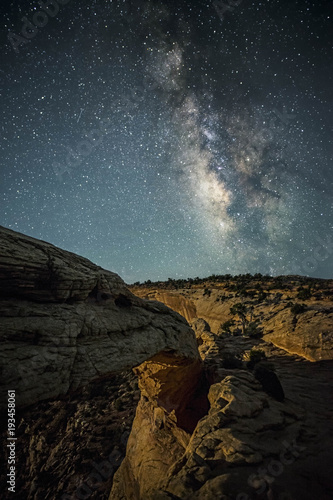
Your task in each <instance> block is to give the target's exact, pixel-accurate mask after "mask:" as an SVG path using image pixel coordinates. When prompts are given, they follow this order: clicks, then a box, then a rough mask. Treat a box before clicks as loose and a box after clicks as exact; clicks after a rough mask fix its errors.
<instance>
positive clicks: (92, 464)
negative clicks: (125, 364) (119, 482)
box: [0, 371, 140, 500]
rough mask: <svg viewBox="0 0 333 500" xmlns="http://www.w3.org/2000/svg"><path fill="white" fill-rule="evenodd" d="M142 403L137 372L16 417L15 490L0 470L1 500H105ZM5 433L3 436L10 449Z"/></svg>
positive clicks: (0, 439)
mask: <svg viewBox="0 0 333 500" xmlns="http://www.w3.org/2000/svg"><path fill="white" fill-rule="evenodd" d="M139 399H140V391H139V390H138V386H137V380H136V377H135V376H134V374H133V373H132V372H131V371H130V372H122V373H119V374H117V375H112V376H110V377H107V378H103V379H101V380H98V381H93V382H92V383H91V384H88V385H87V386H85V387H84V388H82V389H79V390H77V391H76V392H75V393H74V394H70V395H67V396H63V397H61V398H54V399H52V400H48V401H41V402H39V403H37V404H35V405H32V406H30V407H29V408H25V409H24V410H22V411H19V412H18V414H17V415H16V436H17V442H16V464H17V468H18V473H17V480H16V492H15V493H12V492H8V490H7V484H6V481H7V477H5V474H6V472H7V471H6V468H5V467H2V468H1V469H0V488H1V492H2V493H1V498H2V499H7V498H8V499H10V500H45V499H49V500H53V499H57V500H69V499H71V500H79V499H80V498H81V499H82V497H83V498H89V500H106V499H107V498H108V496H109V493H110V489H111V486H112V481H113V474H114V471H115V470H117V468H118V467H119V465H120V463H121V461H122V460H123V458H124V456H125V450H126V442H127V439H128V435H129V432H130V429H131V426H132V422H133V418H134V415H135V409H136V406H137V404H138V401H139ZM6 443H8V441H7V433H6V432H5V431H4V432H3V433H2V434H0V445H1V447H2V449H3V450H5V448H6Z"/></svg>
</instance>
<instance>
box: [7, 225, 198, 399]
mask: <svg viewBox="0 0 333 500" xmlns="http://www.w3.org/2000/svg"><path fill="white" fill-rule="evenodd" d="M0 241H1V247H0V289H1V301H0V316H1V322H0V344H1V350H0V368H1V372H2V379H1V380H2V381H3V382H2V386H1V391H2V393H1V404H2V405H4V403H5V393H6V391H7V389H8V388H9V387H11V388H13V387H14V388H15V389H16V391H17V404H18V406H22V405H27V404H31V403H33V402H36V401H40V400H43V399H47V398H50V397H56V396H58V395H60V394H65V393H66V392H67V391H69V390H75V389H77V388H78V387H80V386H83V385H85V384H86V383H88V382H89V381H91V380H92V379H94V378H98V377H100V376H102V375H105V374H108V373H112V372H117V371H121V370H126V369H129V368H132V367H133V366H137V365H139V364H140V363H142V362H144V361H145V360H147V359H148V358H151V357H152V356H154V355H155V354H158V353H160V352H161V351H164V350H166V351H170V352H172V353H173V354H174V356H175V357H178V358H180V359H183V358H184V359H188V360H192V361H193V363H194V364H195V362H196V361H197V360H198V358H199V355H198V351H197V346H196V341H195V336H194V334H193V331H192V330H191V329H190V328H189V326H188V324H187V323H186V321H185V320H184V319H183V318H182V317H181V316H179V315H178V314H177V313H174V312H173V311H171V310H170V309H168V308H167V307H166V306H164V305H163V304H161V303H154V302H150V301H144V300H142V299H140V298H138V297H135V296H134V295H132V294H131V293H130V292H129V291H128V290H127V289H126V287H125V284H124V282H123V281H122V280H121V279H120V278H119V276H117V275H116V274H114V273H112V272H109V271H105V270H103V269H101V268H100V267H98V266H96V265H94V264H92V263H91V262H90V261H88V260H87V259H84V258H82V257H79V256H77V255H74V254H72V253H69V252H66V251H63V250H61V249H59V248H56V247H54V246H52V245H50V244H48V243H44V242H41V241H38V240H35V239H33V238H29V237H27V236H24V235H21V234H19V233H15V232H13V231H10V230H8V229H4V228H1V231H0Z"/></svg>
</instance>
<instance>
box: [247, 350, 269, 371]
mask: <svg viewBox="0 0 333 500" xmlns="http://www.w3.org/2000/svg"><path fill="white" fill-rule="evenodd" d="M264 359H266V354H265V353H264V351H262V350H261V349H251V351H250V353H249V361H248V363H247V366H248V368H250V369H252V368H254V365H256V364H257V363H259V362H260V361H263V360H264Z"/></svg>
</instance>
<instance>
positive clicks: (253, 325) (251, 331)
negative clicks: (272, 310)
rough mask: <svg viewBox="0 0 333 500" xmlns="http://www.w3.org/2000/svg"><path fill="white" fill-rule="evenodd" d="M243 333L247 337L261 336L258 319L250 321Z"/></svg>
mask: <svg viewBox="0 0 333 500" xmlns="http://www.w3.org/2000/svg"><path fill="white" fill-rule="evenodd" d="M245 335H248V336H249V337H254V338H258V337H261V336H262V328H259V321H258V320H257V319H256V320H255V321H251V322H250V323H249V324H248V325H247V327H246V330H245Z"/></svg>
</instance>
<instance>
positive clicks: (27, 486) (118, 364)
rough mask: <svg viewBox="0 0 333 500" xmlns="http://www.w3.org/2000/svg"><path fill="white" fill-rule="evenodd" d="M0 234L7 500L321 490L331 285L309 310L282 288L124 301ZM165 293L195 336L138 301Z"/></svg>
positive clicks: (73, 264) (32, 245) (116, 281)
mask: <svg viewBox="0 0 333 500" xmlns="http://www.w3.org/2000/svg"><path fill="white" fill-rule="evenodd" d="M0 241H1V245H0V287H1V288H0V289H1V296H0V315H1V316H0V317H1V320H0V343H1V350H0V367H1V370H2V379H1V386H0V388H1V390H2V393H1V404H2V409H4V407H5V405H6V398H5V396H6V391H7V389H8V388H9V386H10V388H11V389H15V391H16V396H17V414H16V419H17V436H18V441H17V465H18V469H19V470H20V474H19V478H18V482H17V491H16V493H15V494H10V496H4V498H12V499H14V500H16V499H20V500H21V499H27V500H42V499H44V498H50V499H51V498H52V499H53V498H57V499H58V498H59V499H61V500H76V499H80V498H81V499H82V498H85V499H87V498H89V499H91V500H97V499H98V500H106V499H107V498H109V499H110V500H159V499H160V500H165V499H173V500H175V499H176V500H177V499H178V500H180V499H186V500H192V499H198V500H199V499H206V500H215V499H221V500H235V499H236V500H258V499H262V500H272V499H274V500H312V499H313V498H316V499H318V500H329V499H330V498H331V497H332V491H333V482H332V477H333V474H332V470H331V464H332V463H333V450H332V446H331V441H330V436H331V435H332V434H333V419H332V416H333V401H332V390H331V389H332V384H333V378H332V377H333V371H332V363H333V361H332V349H331V334H332V328H331V327H332V306H331V304H332V301H331V291H330V288H329V285H327V288H326V289H325V293H320V290H319V288H318V287H317V289H316V294H313V296H312V297H311V298H307V294H306V293H303V296H304V297H305V298H304V299H302V300H304V302H305V306H304V307H303V306H301V305H300V302H301V300H300V299H299V298H298V295H299V293H300V292H299V290H297V287H298V288H299V286H298V284H297V283H294V282H293V281H292V280H291V283H287V285H286V283H283V282H282V281H281V280H280V281H279V283H274V282H273V280H272V279H271V280H268V281H267V280H266V282H264V281H263V282H261V283H260V284H259V286H257V285H258V283H257V284H255V285H256V286H257V288H255V286H254V284H253V283H250V284H249V285H248V289H246V290H245V289H244V288H239V286H238V284H237V283H232V281H231V280H230V279H228V283H227V284H218V285H216V286H215V287H214V286H212V284H211V283H210V284H208V283H206V284H204V286H203V287H201V288H200V287H196V288H194V289H191V288H187V289H186V288H185V289H183V290H169V291H165V290H162V291H160V290H158V288H156V289H155V290H152V289H151V288H147V289H143V288H139V289H138V290H137V289H135V290H133V291H135V294H133V293H131V292H130V291H129V290H128V289H127V288H126V286H125V284H124V282H123V281H122V280H121V279H120V278H119V277H118V276H117V275H116V274H114V273H111V272H109V271H105V270H103V269H101V268H100V267H98V266H96V265H94V264H92V263H91V262H89V261H88V260H87V259H84V258H82V257H78V256H76V255H74V254H71V253H69V252H65V251H63V250H60V249H58V248H56V247H54V246H52V245H50V244H48V243H44V242H41V241H38V240H35V239H33V238H29V237H26V236H24V235H20V234H18V233H15V232H13V231H10V230H7V229H4V228H2V229H0ZM281 283H282V284H283V285H284V288H283V289H280V288H278V285H281ZM236 285H237V286H236ZM232 287H234V288H232ZM286 287H287V289H286ZM232 292H233V293H232ZM139 295H140V297H139ZM301 295H302V293H301ZM162 297H163V300H164V302H165V303H166V304H168V305H171V306H172V307H174V309H176V310H177V311H178V312H180V313H182V314H183V315H184V317H186V318H187V319H188V320H190V321H191V326H192V328H193V330H194V331H193V330H192V329H191V328H190V326H189V325H188V323H187V322H186V320H185V319H184V318H183V317H181V316H180V315H179V314H178V312H173V311H171V310H170V309H169V308H168V307H167V306H166V305H164V304H162V303H160V302H156V300H146V298H149V299H151V298H153V299H156V298H158V299H159V300H162ZM240 301H242V303H243V304H244V306H245V309H246V316H247V317H246V322H247V327H248V325H251V328H250V327H249V328H248V330H246V331H247V332H248V334H247V335H245V336H242V335H240V334H239V332H240V326H241V320H242V318H241V317H240V316H239V317H237V315H231V314H230V307H231V306H233V305H234V304H236V303H238V302H240ZM295 305H298V307H295ZM230 319H233V320H234V323H233V324H232V325H233V326H232V327H231V330H232V331H231V330H230V328H229V327H230V322H229V323H228V325H227V326H226V325H224V326H223V327H222V326H221V323H224V322H226V321H227V320H230ZM243 319H244V318H243ZM256 330H258V332H259V333H260V334H257V333H258V332H257V331H256ZM253 333H254V334H253ZM253 350H255V351H256V352H257V354H258V352H260V353H261V355H260V356H259V357H258V359H259V358H261V357H265V358H266V360H265V361H264V362H257V361H253V359H256V358H255V357H253V356H252V358H251V354H252V355H253ZM249 359H251V360H252V364H251V368H250V364H249V363H248V360H249ZM309 360H311V362H310V361H309ZM317 360H318V361H317ZM260 363H261V364H260ZM260 367H262V369H261V370H260ZM131 368H132V369H133V371H132V372H131V371H130V369H131ZM267 374H270V378H271V382H270V383H268V382H269V381H268V380H267ZM273 380H274V381H275V383H276V384H277V381H280V382H281V386H282V389H281V387H280V386H279V387H278V385H276V384H275V390H274V388H273V389H272V383H273V382H272V381H273ZM277 387H278V390H277ZM282 390H283V392H282ZM135 407H136V409H135ZM0 410H1V409H0ZM134 412H135V417H134ZM2 422H5V420H4V419H3V420H2ZM1 431H2V432H1V434H0V437H1V444H2V447H3V449H5V446H6V440H7V434H6V428H5V427H2V428H1ZM125 446H126V456H125ZM119 465H120V466H119ZM118 467H119V468H118ZM115 471H116V473H115V474H114V472H115ZM0 487H1V490H2V491H3V492H5V493H4V495H7V489H6V476H5V473H1V474H0Z"/></svg>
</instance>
